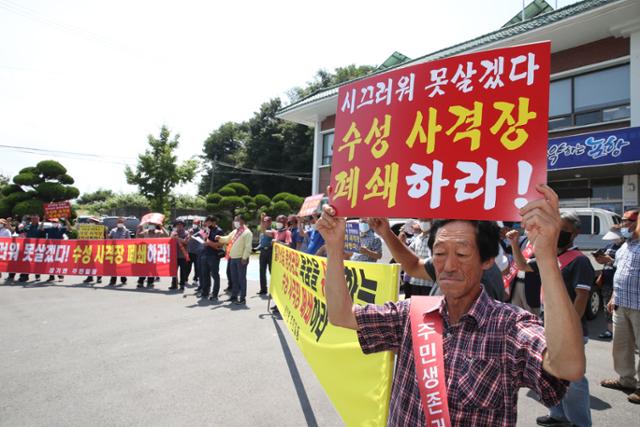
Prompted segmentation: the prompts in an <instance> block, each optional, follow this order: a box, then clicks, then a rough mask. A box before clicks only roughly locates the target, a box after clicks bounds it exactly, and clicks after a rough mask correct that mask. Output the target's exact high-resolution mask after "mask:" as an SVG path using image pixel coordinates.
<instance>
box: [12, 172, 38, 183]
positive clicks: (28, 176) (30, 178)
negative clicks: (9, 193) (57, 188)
mask: <svg viewBox="0 0 640 427" xmlns="http://www.w3.org/2000/svg"><path fill="white" fill-rule="evenodd" d="M13 182H15V183H16V184H18V185H38V184H39V183H41V182H42V179H41V178H40V177H39V176H38V175H36V174H34V173H31V172H25V173H20V174H18V175H16V176H14V177H13Z"/></svg>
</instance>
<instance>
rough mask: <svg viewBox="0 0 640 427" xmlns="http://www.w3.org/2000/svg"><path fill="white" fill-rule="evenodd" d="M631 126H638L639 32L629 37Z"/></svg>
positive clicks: (639, 91) (639, 116)
mask: <svg viewBox="0 0 640 427" xmlns="http://www.w3.org/2000/svg"><path fill="white" fill-rule="evenodd" d="M629 38H630V43H629V44H630V48H629V56H630V58H629V59H630V72H629V77H630V78H631V94H630V95H631V96H630V98H631V126H632V127H633V126H640V30H639V31H636V32H634V33H631V34H630V35H629Z"/></svg>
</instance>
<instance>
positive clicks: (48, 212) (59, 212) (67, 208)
mask: <svg viewBox="0 0 640 427" xmlns="http://www.w3.org/2000/svg"><path fill="white" fill-rule="evenodd" d="M44 217H45V219H54V218H58V219H60V218H69V217H71V203H69V202H68V201H66V202H53V203H45V204H44Z"/></svg>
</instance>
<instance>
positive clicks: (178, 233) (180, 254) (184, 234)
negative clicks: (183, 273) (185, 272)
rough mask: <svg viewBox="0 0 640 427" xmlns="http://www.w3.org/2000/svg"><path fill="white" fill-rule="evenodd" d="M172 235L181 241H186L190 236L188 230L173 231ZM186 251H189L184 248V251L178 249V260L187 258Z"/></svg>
mask: <svg viewBox="0 0 640 427" xmlns="http://www.w3.org/2000/svg"><path fill="white" fill-rule="evenodd" d="M172 234H173V235H174V236H177V237H178V239H180V240H184V239H186V238H187V236H188V234H187V230H185V229H184V228H183V229H182V230H173V233H172ZM177 244H178V245H180V242H178V243H177ZM186 250H187V249H186V247H185V248H184V250H181V249H180V248H179V247H178V258H180V259H183V258H186V254H185V252H186Z"/></svg>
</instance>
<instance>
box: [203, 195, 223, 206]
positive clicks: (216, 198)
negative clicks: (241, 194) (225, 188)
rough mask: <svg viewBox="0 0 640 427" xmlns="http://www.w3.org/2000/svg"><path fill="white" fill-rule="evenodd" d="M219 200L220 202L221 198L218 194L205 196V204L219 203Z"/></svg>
mask: <svg viewBox="0 0 640 427" xmlns="http://www.w3.org/2000/svg"><path fill="white" fill-rule="evenodd" d="M220 200H222V196H221V195H220V194H218V193H209V194H207V204H211V203H220Z"/></svg>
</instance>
